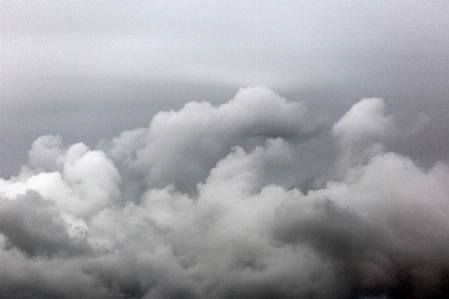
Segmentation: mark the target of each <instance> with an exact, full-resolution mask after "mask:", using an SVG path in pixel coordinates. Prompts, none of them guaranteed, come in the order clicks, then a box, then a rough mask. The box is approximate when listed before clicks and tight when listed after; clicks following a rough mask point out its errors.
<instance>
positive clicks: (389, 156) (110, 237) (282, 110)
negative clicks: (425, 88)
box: [0, 87, 449, 299]
mask: <svg viewBox="0 0 449 299" xmlns="http://www.w3.org/2000/svg"><path fill="white" fill-rule="evenodd" d="M384 107H385V103H384V101H383V100H381V99H378V98H370V99H363V100H361V101H360V102H359V103H357V104H355V105H354V106H353V107H352V108H351V109H350V110H349V111H348V112H347V113H346V114H344V115H343V116H342V117H341V119H340V120H339V121H337V122H336V123H335V124H334V125H333V126H332V128H331V129H330V130H329V131H325V130H324V129H322V128H321V127H320V128H317V127H314V126H313V125H310V124H308V123H307V121H306V118H305V114H306V110H305V108H304V107H303V105H302V104H300V103H297V102H290V101H288V100H287V99H285V98H283V97H282V96H280V95H278V94H276V93H274V92H273V91H271V90H269V89H267V88H264V87H249V88H243V89H240V90H239V91H238V92H237V94H236V95H235V97H234V98H233V99H231V100H230V101H229V102H227V103H225V104H222V105H220V106H213V105H212V104H210V103H207V102H191V103H188V104H186V105H185V106H184V107H183V108H182V109H180V110H178V111H166V112H160V113H158V114H156V115H155V116H154V118H153V119H152V121H151V123H150V125H149V127H148V128H139V129H135V130H132V131H126V132H123V133H122V134H120V136H118V137H116V138H113V139H111V140H102V141H101V142H99V144H98V147H97V148H96V149H91V148H89V147H87V146H86V145H84V144H82V143H78V144H74V145H70V146H66V145H64V144H63V141H62V138H61V137H60V136H50V135H48V136H42V137H40V138H38V139H37V140H36V141H35V142H34V143H33V145H32V147H31V150H30V151H29V162H28V164H27V165H25V166H23V167H22V170H21V172H20V173H19V175H17V176H15V177H12V178H11V179H10V180H5V179H1V180H0V188H1V189H0V190H1V193H0V194H1V198H0V244H1V249H0V250H1V251H0V278H1V279H0V289H1V290H2V293H1V294H0V298H145V299H150V298H443V297H444V296H446V295H447V294H448V293H449V243H448V242H447V240H448V238H449V217H448V216H449V201H448V198H449V196H448V195H449V165H448V163H447V162H445V161H439V162H437V163H435V164H434V165H432V166H431V167H428V168H422V167H420V166H418V165H417V164H416V163H415V162H414V160H413V159H412V158H410V157H409V156H407V155H406V154H405V153H404V152H403V151H401V150H400V149H401V143H404V142H409V141H408V140H409V139H410V138H412V137H410V136H414V135H413V134H417V133H416V132H417V131H419V130H421V129H420V128H421V127H422V126H423V125H422V124H423V123H425V122H427V121H428V120H423V119H424V118H425V117H424V116H423V117H421V120H420V121H418V122H417V124H416V125H415V126H414V127H413V128H411V129H407V128H399V127H398V126H397V125H396V123H395V120H394V117H393V116H392V115H385V112H384ZM406 133H407V134H408V135H407V134H406ZM399 135H402V136H405V137H403V138H402V139H400V138H396V137H397V136H399ZM408 136H409V137H410V138H409V137H408ZM323 138H331V139H333V141H334V142H335V149H336V151H337V154H336V156H335V160H334V161H333V164H332V165H331V166H330V167H329V169H327V170H328V171H326V172H322V173H316V172H314V171H313V170H311V169H309V167H307V166H308V165H312V164H313V161H315V160H316V159H317V158H319V157H316V156H314V157H313V158H311V156H310V155H309V154H308V153H307V152H306V149H307V144H308V143H309V142H312V141H313V140H316V139H323ZM407 138H409V139H407ZM311 178H312V181H313V182H314V183H310V184H309V186H315V187H314V188H312V187H309V188H306V190H304V189H302V188H299V187H300V186H304V185H306V184H308V181H310V179H311Z"/></svg>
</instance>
